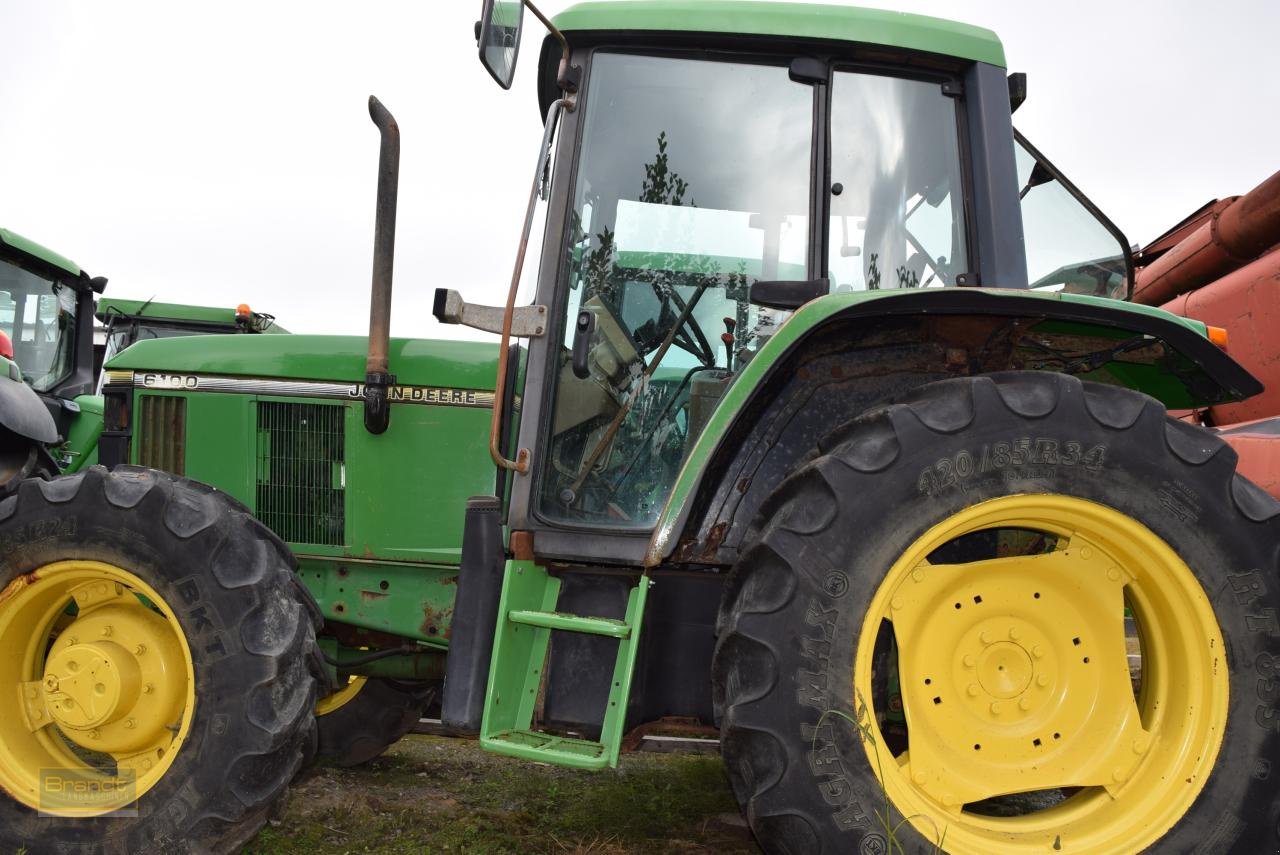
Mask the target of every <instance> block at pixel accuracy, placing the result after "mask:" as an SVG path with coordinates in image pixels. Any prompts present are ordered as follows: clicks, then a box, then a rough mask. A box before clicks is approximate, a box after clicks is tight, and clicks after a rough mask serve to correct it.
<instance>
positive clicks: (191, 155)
mask: <svg viewBox="0 0 1280 855" xmlns="http://www.w3.org/2000/svg"><path fill="white" fill-rule="evenodd" d="M830 1H831V0H829V2H830ZM873 4H874V0H873ZM568 5H569V4H568V3H564V2H555V0H547V2H545V3H544V4H543V6H544V7H545V8H544V11H548V12H555V11H558V10H559V9H561V8H564V7H566V6H568ZM880 5H890V4H888V3H886V2H882V3H881V4H880ZM479 6H480V3H479V2H456V0H451V2H439V0H435V2H428V0H418V2H413V3H410V2H368V3H351V2H348V3H336V2H317V1H316V0H312V2H305V3H304V2H245V0H224V2H219V3H201V4H197V3H193V2H173V0H154V1H153V2H142V0H136V2H131V1H130V0H114V2H93V0H82V2H72V0H0V81H3V82H2V83H0V226H4V227H6V228H10V229H13V230H14V231H17V232H19V233H21V234H23V235H25V236H27V237H30V238H32V239H34V240H36V241H38V242H40V243H43V244H45V245H46V246H48V247H50V248H51V249H53V250H55V251H57V252H61V253H63V254H64V255H67V256H69V257H71V258H73V259H75V260H76V261H77V262H78V263H80V264H81V265H83V266H84V267H85V269H87V270H88V271H89V272H90V273H91V274H93V275H104V276H107V277H109V278H110V280H111V284H110V286H109V288H108V294H114V295H116V296H122V297H136V298H141V299H146V298H149V297H155V298H156V299H157V300H162V301H171V302H194V303H207V304H219V305H221V304H225V305H228V306H233V305H235V304H237V303H239V302H242V301H245V302H249V303H250V304H251V305H252V306H253V307H254V308H255V309H257V310H258V311H266V312H272V313H274V314H275V315H277V317H279V319H280V321H281V323H282V324H283V325H284V326H286V327H288V328H289V329H291V330H293V331H295V332H335V333H351V334H360V333H363V332H364V331H365V329H366V326H367V316H368V288H369V275H370V262H371V256H372V233H373V202H374V196H375V192H374V188H375V182H376V168H377V132H376V130H375V129H374V127H373V125H372V123H371V122H370V121H369V119H368V116H367V113H366V108H365V100H366V98H367V97H368V95H369V94H371V93H372V94H376V95H377V96H378V97H379V98H380V99H381V100H382V101H383V102H384V103H385V104H386V105H387V106H388V107H389V108H390V109H391V110H392V112H394V113H395V115H396V117H397V119H398V121H399V123H400V127H401V131H402V134H403V150H402V154H401V176H400V210H399V229H398V235H397V245H396V280H395V309H394V314H393V322H392V331H393V333H394V334H395V335H399V336H414V337H456V336H458V335H460V334H462V335H465V334H466V333H465V331H463V330H462V329H461V328H458V327H446V326H442V325H440V324H437V323H436V321H435V320H434V318H432V317H431V313H430V309H431V297H432V293H433V291H434V289H435V288H436V287H437V286H448V287H454V288H457V289H459V290H460V291H462V292H463V294H464V295H465V296H466V298H467V299H468V300H471V301H474V302H498V301H500V299H501V297H502V295H503V294H504V293H505V283H506V282H507V281H508V279H509V277H510V269H511V264H512V261H513V259H514V255H515V249H516V242H517V239H518V236H519V235H518V230H519V227H520V223H521V218H522V214H523V209H524V199H525V197H526V194H527V192H528V185H529V181H530V179H531V177H532V170H533V161H534V158H535V156H536V148H537V139H538V137H539V135H540V133H541V124H540V119H539V116H538V113H537V108H536V97H535V95H534V87H533V77H534V74H533V71H534V67H535V65H536V61H537V47H538V44H539V42H540V41H541V32H540V27H539V25H538V23H537V21H536V20H535V19H533V18H532V17H531V16H526V21H525V23H526V38H525V42H524V52H523V54H522V59H521V60H520V63H519V67H518V72H517V79H516V84H515V86H514V87H513V88H512V90H511V91H510V92H503V91H502V90H500V89H499V88H498V87H497V86H496V85H494V84H493V82H492V81H491V80H490V78H489V76H488V75H487V74H486V73H485V72H484V71H483V69H482V68H481V67H480V65H479V63H478V61H477V60H476V56H475V50H476V49H475V42H474V40H473V36H472V23H473V21H474V20H475V18H476V17H477V16H478V13H479ZM892 6H893V8H895V9H900V10H902V11H912V12H923V13H926V14H933V15H939V16H942V17H950V18H956V19H959V20H964V21H967V22H969V23H973V24H979V25H982V26H987V27H990V28H991V29H993V30H995V31H996V32H997V33H999V34H1000V36H1001V38H1002V39H1003V41H1004V45H1005V51H1006V54H1007V56H1008V59H1009V67H1010V69H1011V70H1014V71H1025V72H1027V74H1028V76H1029V90H1030V97H1029V98H1028V100H1027V103H1026V104H1024V105H1023V107H1022V109H1021V110H1019V111H1018V113H1017V115H1016V116H1015V121H1016V123H1017V125H1018V126H1019V128H1021V130H1022V131H1023V132H1024V133H1026V134H1027V136H1028V137H1030V138H1031V140H1032V141H1033V142H1035V143H1036V144H1037V145H1038V147H1039V148H1040V149H1041V150H1042V151H1044V152H1045V153H1046V154H1047V155H1048V156H1049V157H1050V158H1051V159H1053V160H1054V161H1055V162H1056V163H1057V164H1058V166H1059V167H1061V168H1062V169H1063V171H1064V172H1066V174H1067V175H1068V176H1070V177H1071V178H1072V179H1073V180H1074V181H1075V182H1076V183H1077V184H1078V185H1079V186H1080V187H1081V188H1082V189H1084V191H1085V192H1086V193H1088V194H1090V195H1091V196H1092V197H1093V198H1094V200H1095V201H1096V202H1097V203H1098V204H1099V206H1100V207H1101V208H1102V209H1103V210H1104V211H1106V212H1107V213H1108V214H1109V215H1110V216H1111V217H1112V218H1113V219H1114V220H1115V221H1116V222H1117V223H1118V224H1119V226H1120V227H1121V229H1123V230H1124V231H1125V232H1126V234H1127V235H1128V237H1129V239H1130V241H1131V242H1139V243H1141V242H1145V241H1148V240H1150V239H1151V238H1153V237H1155V236H1156V235H1157V234H1159V233H1160V232H1161V231H1163V230H1164V228H1165V227H1167V226H1169V225H1172V224H1173V223H1174V222H1176V221H1177V220H1179V219H1181V218H1182V217H1183V216H1184V215H1185V214H1187V213H1189V212H1190V211H1191V210H1193V209H1195V208H1196V207H1198V206H1199V205H1201V204H1202V203H1203V202H1205V201H1207V200H1209V199H1210V198H1214V197H1219V196H1228V195H1233V194H1237V193H1243V192H1245V191H1247V190H1249V189H1250V188H1252V187H1253V186H1254V185H1256V184H1257V183H1259V182H1260V181H1262V180H1263V179H1264V178H1266V177H1267V176H1268V175H1270V174H1271V173H1272V172H1273V171H1275V170H1276V169H1278V168H1280V148H1277V140H1280V109H1278V108H1280V74H1278V73H1276V71H1275V69H1274V67H1273V66H1274V63H1273V62H1271V57H1272V56H1273V51H1274V41H1275V38H1276V35H1277V33H1280V2H1276V0H1220V2H1215V3H1203V2H1193V0H1177V2H1154V0H1143V2H1133V0H1107V2H1103V0H1077V2H1075V3H1072V4H1069V5H1068V4H1061V3H1053V4H1049V3H1043V2H1020V3H1016V2H997V0H972V2H955V0H952V2H946V0H904V2H899V3H896V4H892ZM531 263H536V259H531Z"/></svg>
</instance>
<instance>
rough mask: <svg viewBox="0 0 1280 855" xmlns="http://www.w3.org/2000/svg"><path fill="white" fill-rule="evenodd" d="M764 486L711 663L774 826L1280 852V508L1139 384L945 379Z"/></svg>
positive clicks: (760, 812) (901, 841)
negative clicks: (773, 488) (754, 533)
mask: <svg viewBox="0 0 1280 855" xmlns="http://www.w3.org/2000/svg"><path fill="white" fill-rule="evenodd" d="M821 451H822V453H821V455H820V456H819V457H818V458H817V459H816V460H814V461H813V462H812V463H810V464H809V465H807V466H806V467H805V468H804V469H802V470H801V471H799V472H798V473H797V474H795V475H794V476H793V477H791V478H790V479H788V480H787V481H786V482H785V483H784V484H783V485H782V486H781V487H780V488H779V489H778V491H777V493H776V494H775V495H774V496H773V497H772V498H771V499H770V500H769V502H767V503H766V505H765V509H764V511H763V512H762V518H761V531H760V536H759V539H758V541H757V543H756V544H755V546H753V547H752V548H751V550H750V551H749V552H747V553H746V554H745V556H744V558H743V560H742V561H741V563H740V565H739V566H738V568H736V571H735V574H734V581H733V583H732V584H731V587H730V590H729V596H728V598H727V604H728V605H727V608H726V610H725V612H724V614H723V615H722V626H721V634H720V639H719V642H718V645H717V651H716V658H715V665H714V679H713V687H714V691H715V694H716V699H717V702H718V706H719V709H720V712H721V726H722V745H723V751H724V755H725V760H726V766H727V768H728V771H729V777H730V780H731V782H732V785H733V788H734V791H735V793H736V794H737V796H738V798H739V800H740V802H741V803H742V805H743V807H744V810H745V811H746V814H747V816H748V818H749V820H750V822H751V824H752V827H753V829H754V830H755V833H756V835H757V837H758V838H759V840H760V841H761V843H762V844H763V845H764V847H765V848H766V850H768V851H771V852H805V853H817V852H832V853H834V852H858V853H879V852H890V851H902V852H905V853H925V852H935V851H939V850H941V851H946V852H952V853H990V852H1002V853H1005V852H1008V853H1044V852H1057V851H1062V852H1116V853H1120V852H1125V853H1128V852H1140V851H1144V850H1147V849H1151V850H1155V851H1160V852H1166V851H1167V852H1182V851H1191V850H1193V849H1197V847H1201V846H1203V847H1205V848H1204V849H1203V850H1197V851H1212V852H1237V851H1238V852H1250V853H1252V852H1274V851H1277V850H1280V800H1277V799H1276V798H1275V788H1276V781H1277V780H1278V779H1280V623H1278V621H1277V615H1278V614H1280V504H1277V503H1276V502H1275V501H1274V500H1273V499H1271V498H1270V497H1268V496H1266V495H1265V494H1264V493H1263V492H1262V491H1261V490H1259V489H1258V488H1256V487H1255V486H1253V485H1252V484H1250V483H1249V482H1247V481H1245V480H1244V479H1243V478H1241V477H1239V476H1238V475H1236V474H1235V471H1234V465H1235V455H1234V453H1233V452H1231V450H1230V449H1229V448H1228V447H1227V446H1225V445H1224V444H1223V443H1222V442H1221V441H1219V440H1217V439H1216V438H1214V437H1212V436H1210V435H1209V434H1208V433H1207V432H1204V431H1202V430H1200V429H1198V428H1194V427H1191V426H1189V425H1186V424H1183V423H1180V422H1175V421H1172V420H1169V419H1167V417H1166V416H1165V414H1164V412H1163V409H1162V408H1161V407H1160V405H1159V404H1158V403H1157V402H1155V401H1153V400H1151V399H1150V398H1147V397H1145V396H1142V395H1139V394H1136V393H1133V392H1129V391H1126V390H1120V389H1116V388H1113V387H1107V386H1099V385H1096V384H1089V383H1081V382H1080V381H1078V380H1076V379H1074V378H1070V377H1066V376H1061V375H1046V374H1027V373H1017V374H1007V375H995V376H991V377H980V378H970V379H963V380H953V381H945V382H942V383H937V384H932V385H930V386H926V387H923V388H922V389H921V390H919V391H918V392H916V393H915V394H914V395H913V396H912V397H911V398H910V399H909V400H907V401H905V402H903V403H901V404H895V405H892V406H889V407H886V408H883V409H880V410H877V411H874V412H871V413H869V414H867V415H865V416H863V417H861V418H859V419H857V420H855V422H853V423H851V424H850V425H848V426H846V427H845V428H844V429H842V430H841V431H839V432H838V433H837V435H835V436H834V437H833V438H832V439H831V440H830V441H828V442H827V443H824V447H823V448H822V450H821Z"/></svg>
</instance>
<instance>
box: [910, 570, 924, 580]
mask: <svg viewBox="0 0 1280 855" xmlns="http://www.w3.org/2000/svg"><path fill="white" fill-rule="evenodd" d="M911 578H912V579H913V580H914V581H916V582H923V581H924V571H923V570H912V571H911Z"/></svg>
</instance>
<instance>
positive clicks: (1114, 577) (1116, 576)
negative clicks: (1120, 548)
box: [1107, 567, 1120, 582]
mask: <svg viewBox="0 0 1280 855" xmlns="http://www.w3.org/2000/svg"><path fill="white" fill-rule="evenodd" d="M1107 578H1108V579H1110V580H1111V581H1112V582H1118V581H1120V570H1119V568H1117V567H1112V568H1111V569H1110V570H1108V571H1107Z"/></svg>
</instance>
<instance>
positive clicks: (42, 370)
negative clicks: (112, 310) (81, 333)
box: [0, 261, 76, 392]
mask: <svg viewBox="0 0 1280 855" xmlns="http://www.w3.org/2000/svg"><path fill="white" fill-rule="evenodd" d="M0 330H3V331H4V332H5V334H6V335H8V336H9V340H10V341H12V342H13V357H14V361H15V362H17V363H18V367H19V368H21V369H22V377H23V379H24V380H26V382H27V383H29V384H30V385H31V386H32V388H34V389H35V390H36V391H37V392H47V391H49V390H50V389H52V388H53V387H54V386H56V385H57V384H58V381H60V380H62V379H63V378H64V377H66V376H67V374H68V373H70V371H71V367H72V358H73V356H74V350H75V331H76V292H75V291H74V290H73V289H71V288H68V287H67V286H65V285H63V284H61V283H58V282H54V281H51V280H49V279H45V278H44V277H42V276H38V275H36V274H34V273H32V272H30V271H28V270H24V269H23V268H21V267H18V266H16V265H14V264H11V263H10V262H7V261H0Z"/></svg>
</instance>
